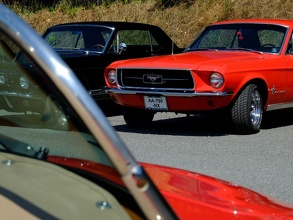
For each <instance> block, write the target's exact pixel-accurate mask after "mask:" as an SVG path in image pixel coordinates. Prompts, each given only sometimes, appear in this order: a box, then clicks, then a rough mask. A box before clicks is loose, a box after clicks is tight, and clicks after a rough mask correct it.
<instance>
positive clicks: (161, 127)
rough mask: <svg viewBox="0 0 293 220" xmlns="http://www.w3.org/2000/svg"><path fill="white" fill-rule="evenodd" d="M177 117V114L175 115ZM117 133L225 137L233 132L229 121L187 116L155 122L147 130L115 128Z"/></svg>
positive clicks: (122, 126)
mask: <svg viewBox="0 0 293 220" xmlns="http://www.w3.org/2000/svg"><path fill="white" fill-rule="evenodd" d="M174 115H175V114H174ZM114 128H115V129H116V131H120V132H134V133H146V134H164V135H180V136H182V135H184V136H186V135H189V136H195V135H196V136H224V135H227V134H230V133H231V132H232V131H231V129H230V127H229V126H228V123H227V121H225V120H224V119H220V118H217V117H212V116H209V117H208V116H185V115H182V117H178V116H176V117H174V118H167V119H157V120H154V121H153V122H152V124H151V126H150V127H147V128H130V127H128V126H127V125H126V124H125V125H116V126H114Z"/></svg>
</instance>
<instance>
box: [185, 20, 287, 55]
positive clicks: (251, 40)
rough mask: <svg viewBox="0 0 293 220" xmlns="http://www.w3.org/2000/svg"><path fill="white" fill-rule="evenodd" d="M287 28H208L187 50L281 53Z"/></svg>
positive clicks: (232, 26) (234, 26)
mask: <svg viewBox="0 0 293 220" xmlns="http://www.w3.org/2000/svg"><path fill="white" fill-rule="evenodd" d="M286 32H287V28H286V27H283V26H278V25H267V24H241V23H236V24H225V25H214V26H210V27H208V28H207V29H206V30H205V31H204V32H203V33H202V34H201V35H200V36H199V38H198V39H197V40H196V41H195V42H194V43H193V44H192V45H191V46H190V47H189V48H188V49H187V51H188V50H199V49H200V50H202V49H217V50H227V49H228V50H229V49H249V50H256V51H260V52H269V53H279V52H280V50H281V47H282V45H283V41H284V38H285V35H286Z"/></svg>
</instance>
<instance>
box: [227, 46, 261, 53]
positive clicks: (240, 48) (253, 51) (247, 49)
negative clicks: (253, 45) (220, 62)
mask: <svg viewBox="0 0 293 220" xmlns="http://www.w3.org/2000/svg"><path fill="white" fill-rule="evenodd" d="M226 50H241V51H247V52H252V53H258V54H262V52H261V51H259V50H253V49H250V48H243V47H237V48H227V49H226Z"/></svg>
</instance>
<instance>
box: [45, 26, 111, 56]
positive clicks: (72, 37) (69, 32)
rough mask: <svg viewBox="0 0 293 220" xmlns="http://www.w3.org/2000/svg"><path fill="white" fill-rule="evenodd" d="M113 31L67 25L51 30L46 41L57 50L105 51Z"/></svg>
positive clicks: (102, 28)
mask: <svg viewBox="0 0 293 220" xmlns="http://www.w3.org/2000/svg"><path fill="white" fill-rule="evenodd" d="M112 31H113V30H112V29H110V28H107V27H103V26H94V25H75V26H74V25H67V26H58V27H53V28H50V29H49V30H48V31H47V32H46V33H45V34H44V36H43V37H44V39H45V41H46V42H47V43H48V44H49V45H50V46H51V47H53V48H54V49H55V50H90V51H99V52H101V51H103V49H104V47H105V45H106V44H107V42H108V40H109V37H110V36H111V33H112Z"/></svg>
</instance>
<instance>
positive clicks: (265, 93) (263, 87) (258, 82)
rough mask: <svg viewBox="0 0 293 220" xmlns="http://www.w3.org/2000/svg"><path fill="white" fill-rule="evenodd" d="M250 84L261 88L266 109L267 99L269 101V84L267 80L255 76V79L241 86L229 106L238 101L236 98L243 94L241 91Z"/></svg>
mask: <svg viewBox="0 0 293 220" xmlns="http://www.w3.org/2000/svg"><path fill="white" fill-rule="evenodd" d="M249 84H255V85H257V87H258V88H259V91H260V93H261V95H262V98H263V108H264V109H266V107H267V101H268V86H267V83H266V82H265V80H263V79H262V78H254V79H251V80H249V81H247V82H246V83H245V84H243V85H242V86H241V88H240V89H239V90H238V92H237V94H236V95H235V96H234V98H233V101H232V102H231V104H230V106H229V107H230V108H231V107H232V106H233V105H234V103H235V102H236V100H237V98H238V97H239V95H240V94H241V92H242V91H243V90H244V89H245V88H246V87H247V85H249Z"/></svg>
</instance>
